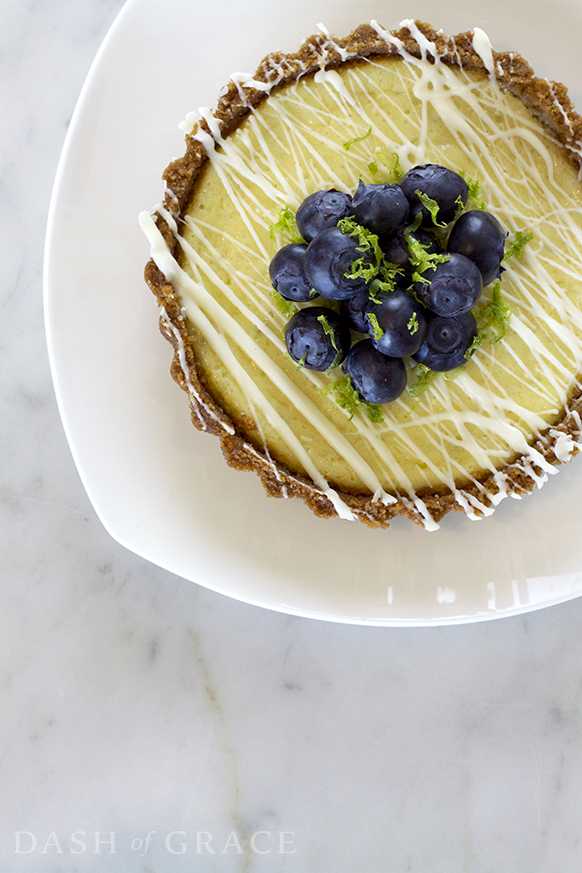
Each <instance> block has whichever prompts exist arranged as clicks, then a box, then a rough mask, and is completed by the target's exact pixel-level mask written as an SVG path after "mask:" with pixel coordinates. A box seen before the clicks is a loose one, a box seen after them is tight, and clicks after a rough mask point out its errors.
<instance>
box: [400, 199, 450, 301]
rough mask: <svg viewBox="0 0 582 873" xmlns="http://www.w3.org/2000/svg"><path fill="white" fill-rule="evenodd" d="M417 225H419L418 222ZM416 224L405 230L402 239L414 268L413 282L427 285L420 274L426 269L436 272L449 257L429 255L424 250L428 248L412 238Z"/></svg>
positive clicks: (426, 280)
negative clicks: (439, 265) (437, 266)
mask: <svg viewBox="0 0 582 873" xmlns="http://www.w3.org/2000/svg"><path fill="white" fill-rule="evenodd" d="M433 202H434V201H433ZM418 216H420V212H419V213H418V215H417V219H418ZM418 224H420V222H418ZM418 224H417V222H416V220H415V222H414V223H413V224H411V225H410V226H409V227H407V228H405V229H404V238H405V240H406V244H407V245H408V251H409V252H410V262H411V264H412V266H413V267H414V268H415V269H414V271H413V274H412V280H413V282H422V283H423V284H424V285H429V284H430V282H429V280H428V279H425V278H424V277H423V276H422V273H424V272H426V270H428V269H431V270H436V265H437V264H443V263H444V262H445V261H448V260H449V258H450V257H451V256H450V255H448V254H446V253H443V254H442V255H439V254H437V253H435V254H432V255H431V254H430V253H429V252H427V251H426V249H427V248H428V246H424V245H422V243H421V242H419V241H418V240H417V239H415V238H414V237H413V236H412V234H413V232H414V231H415V230H416V229H417V227H418ZM415 225H416V227H415Z"/></svg>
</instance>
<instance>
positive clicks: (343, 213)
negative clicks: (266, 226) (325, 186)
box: [295, 188, 352, 242]
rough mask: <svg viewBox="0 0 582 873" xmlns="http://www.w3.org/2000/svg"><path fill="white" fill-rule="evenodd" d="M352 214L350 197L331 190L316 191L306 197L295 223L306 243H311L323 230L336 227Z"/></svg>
mask: <svg viewBox="0 0 582 873" xmlns="http://www.w3.org/2000/svg"><path fill="white" fill-rule="evenodd" d="M351 214H352V198H351V197H350V195H349V194H344V193H343V192H342V191H336V190H335V188H330V189H329V191H316V192H315V193H314V194H310V195H309V196H308V197H306V198H305V200H304V201H303V203H302V204H301V206H300V207H299V209H298V210H297V215H296V216H295V221H296V223H297V229H298V230H299V233H300V234H301V236H302V237H303V239H304V240H305V242H311V240H312V239H314V238H315V237H316V236H317V234H318V233H321V231H322V230H325V229H326V228H328V227H335V226H336V224H337V223H338V221H339V220H340V219H341V218H346V217H347V216H348V215H351Z"/></svg>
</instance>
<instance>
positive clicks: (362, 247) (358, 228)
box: [337, 218, 383, 282]
mask: <svg viewBox="0 0 582 873" xmlns="http://www.w3.org/2000/svg"><path fill="white" fill-rule="evenodd" d="M337 226H338V227H339V229H340V230H341V232H342V233H347V234H348V235H349V236H352V237H357V238H358V245H357V246H356V250H357V251H358V252H362V254H366V253H369V252H371V254H372V257H373V260H372V261H371V262H370V261H367V260H365V259H364V258H363V257H362V258H356V260H355V261H354V262H353V264H352V268H351V272H349V273H346V274H345V276H346V278H347V279H363V280H364V281H365V282H371V281H372V279H374V278H375V277H376V276H377V275H378V271H379V270H380V267H381V265H382V259H383V253H382V249H381V248H380V245H379V244H378V237H377V235H376V234H375V233H372V231H370V230H368V229H367V228H366V227H362V225H361V224H358V223H357V221H355V220H354V219H353V218H342V219H340V221H338V223H337Z"/></svg>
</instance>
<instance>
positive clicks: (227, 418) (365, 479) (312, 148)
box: [141, 21, 582, 530]
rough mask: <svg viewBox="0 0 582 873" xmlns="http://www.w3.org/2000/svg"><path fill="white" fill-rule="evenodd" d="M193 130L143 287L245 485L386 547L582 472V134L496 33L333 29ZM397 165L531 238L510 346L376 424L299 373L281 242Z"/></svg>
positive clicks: (272, 60) (435, 384)
mask: <svg viewBox="0 0 582 873" xmlns="http://www.w3.org/2000/svg"><path fill="white" fill-rule="evenodd" d="M184 129H185V131H186V133H187V136H186V153H185V155H184V157H183V158H181V159H179V160H177V161H174V162H173V163H172V164H170V166H169V167H168V168H167V169H166V171H165V174H164V181H165V185H166V191H165V197H164V201H163V203H162V204H160V205H159V206H158V207H157V209H156V211H155V212H154V214H153V216H150V215H149V214H142V216H141V224H142V227H143V229H144V231H145V232H146V234H147V236H148V238H149V239H150V243H151V260H150V261H149V262H148V264H147V266H146V271H145V276H146V281H147V283H148V285H149V286H150V288H151V289H152V291H153V292H154V294H155V295H156V297H157V300H158V304H159V309H160V328H161V331H162V334H163V335H164V336H165V337H166V339H168V340H169V341H170V342H171V344H172V346H173V348H174V356H173V361H172V365H171V372H172V375H173V377H174V379H175V380H176V381H177V382H178V384H179V385H180V386H181V387H182V388H183V389H184V390H185V391H186V392H187V394H188V396H189V401H190V406H191V413H192V422H193V424H194V425H195V426H196V427H197V428H198V429H199V430H203V431H207V432H209V433H213V434H216V435H217V436H218V437H219V438H220V442H221V445H222V450H223V453H224V456H225V458H226V460H227V462H228V463H229V464H230V465H231V466H232V467H235V468H237V469H239V470H252V471H254V472H255V473H257V474H258V475H259V476H260V478H261V480H262V482H263V485H264V486H265V489H266V491H267V493H268V494H269V495H270V496H276V497H300V498H301V499H302V500H304V502H305V503H306V504H307V506H309V508H310V509H311V510H312V511H313V512H314V513H315V514H316V515H319V516H327V517H329V516H333V515H336V514H337V515H340V516H341V517H343V518H348V519H358V520H360V521H362V522H364V523H365V524H367V525H369V526H372V527H385V526H387V525H388V523H389V521H390V520H391V519H392V518H394V517H395V516H397V515H404V516H406V517H408V518H410V519H412V520H413V521H415V522H417V523H418V524H421V525H423V526H424V527H425V528H427V529H429V530H430V529H434V528H436V527H438V522H439V521H440V519H441V518H442V517H443V516H444V515H445V514H446V513H447V512H449V511H451V510H461V511H464V512H465V513H466V514H467V516H468V517H469V518H471V519H478V518H481V517H483V516H485V515H488V514H490V513H491V512H492V511H493V509H494V507H495V506H496V505H497V504H498V503H499V502H500V501H501V500H502V499H503V498H504V497H506V496H513V497H520V496H522V495H523V494H525V493H527V492H530V491H532V490H533V489H534V488H535V487H540V486H541V485H542V484H543V483H544V482H545V481H546V479H547V478H548V475H550V474H552V473H553V472H555V471H556V468H557V466H559V465H560V464H562V463H564V462H566V461H569V460H570V458H571V457H572V456H573V455H574V454H575V453H576V452H577V451H578V443H579V441H580V439H581V436H582V424H581V418H580V415H581V413H582V401H581V385H580V380H579V373H580V372H581V371H582V280H581V278H580V263H581V259H582V210H581V203H582V187H581V185H580V181H579V176H580V166H581V154H582V151H581V143H582V120H581V119H580V117H579V116H578V115H577V114H576V113H575V111H574V109H573V107H572V104H571V102H570V100H569V98H568V95H567V91H566V89H565V87H564V86H563V85H561V84H557V83H554V82H548V81H546V80H543V79H538V78H536V77H535V76H534V74H533V71H532V70H531V68H530V67H529V65H528V64H527V62H526V61H525V60H524V59H523V58H522V57H521V56H519V55H517V54H514V53H496V52H493V51H492V49H491V46H490V44H489V42H488V40H487V38H486V36H485V34H483V32H482V31H480V30H479V29H475V30H474V31H473V32H468V33H462V34H458V35H457V36H454V37H448V36H445V35H444V34H443V33H441V32H437V31H435V30H433V29H432V28H431V27H430V26H429V25H427V24H423V23H420V22H413V21H407V22H403V23H402V25H401V26H400V29H399V30H397V31H393V32H389V31H386V30H384V29H383V28H382V27H381V26H380V25H378V24H377V23H376V22H372V23H371V24H368V25H362V26H360V27H358V28H357V29H356V30H354V31H353V32H352V33H351V34H350V35H349V36H348V37H346V38H345V39H336V38H335V37H332V36H331V35H330V34H329V33H327V31H326V30H325V29H324V28H321V32H320V33H319V34H316V35H314V36H312V37H310V38H309V39H308V40H306V42H305V43H304V44H303V45H302V46H301V48H300V50H299V51H298V52H297V53H296V54H282V53H280V52H277V53H275V54H272V55H269V56H268V57H266V58H265V59H264V60H263V61H262V62H261V64H260V66H259V68H258V69H257V71H256V73H255V74H254V76H252V77H251V76H245V75H242V74H235V75H233V77H232V78H231V81H230V82H229V84H228V86H227V88H226V89H225V92H224V93H223V95H222V96H221V98H220V100H219V103H218V106H217V108H216V110H215V111H214V112H213V113H211V112H210V111H209V110H200V111H199V112H198V113H192V114H191V115H190V116H188V118H187V119H186V122H185V124H184ZM395 156H397V157H398V161H399V163H400V165H401V166H402V168H403V170H408V169H409V168H410V167H412V166H414V165H417V164H422V163H425V162H433V163H439V164H444V165H446V166H448V167H450V168H451V169H454V170H455V171H457V172H462V173H463V174H466V176H467V178H474V179H478V180H479V182H480V195H481V197H482V198H483V199H484V200H485V201H486V202H487V209H488V210H489V211H491V212H492V214H494V215H495V216H496V217H497V218H498V219H499V221H500V222H501V223H502V225H503V226H504V227H505V228H507V230H508V232H509V235H510V238H511V237H512V235H514V234H516V233H517V232H519V231H526V230H527V231H529V232H531V233H532V234H533V237H532V240H531V243H530V244H529V245H528V246H527V247H526V250H525V252H524V255H523V257H522V258H520V259H517V258H514V259H510V260H508V261H507V262H505V263H504V266H505V268H506V269H505V272H504V274H503V277H502V281H501V290H502V293H503V296H504V300H505V301H506V302H507V304H508V306H509V308H510V310H511V318H510V321H509V327H508V330H507V333H506V335H505V336H504V337H503V339H501V340H500V341H499V342H497V343H495V344H493V345H491V344H489V345H488V344H486V343H484V344H483V346H482V347H481V348H479V349H478V350H477V352H476V353H475V354H474V355H473V356H472V358H471V359H470V360H469V361H468V363H467V365H466V368H464V371H463V372H462V373H461V374H460V375H458V376H457V378H455V379H454V380H448V379H446V378H444V377H443V376H439V377H438V378H437V379H434V380H433V381H432V382H431V384H430V386H429V388H428V389H427V390H426V391H425V392H424V393H423V394H422V395H421V396H413V394H410V393H407V392H405V394H404V395H403V396H402V397H401V398H399V399H398V400H396V401H394V402H393V403H391V404H385V405H383V407H382V415H383V419H384V420H383V422H382V423H373V422H371V421H369V420H368V419H367V418H366V417H365V416H364V415H363V414H362V413H361V412H359V411H356V412H355V414H353V415H352V416H350V414H349V413H348V412H346V410H344V409H342V408H340V406H338V404H337V403H336V401H335V400H334V396H333V394H332V393H329V392H328V391H327V388H328V387H329V385H328V383H329V378H328V376H326V375H325V374H322V373H313V372H310V371H307V370H305V369H297V367H296V366H295V365H294V363H293V362H292V361H290V360H289V358H288V357H287V356H286V355H285V346H284V342H283V337H282V330H283V328H284V326H285V316H284V315H283V314H282V312H281V311H280V309H279V308H278V306H277V301H276V300H275V298H274V296H273V293H272V287H271V284H270V282H269V275H268V266H269V262H270V260H271V259H272V258H273V256H274V254H275V252H276V251H277V249H278V247H279V246H280V245H282V244H283V243H284V242H285V241H286V239H285V237H284V235H282V234H280V233H276V232H275V233H274V232H273V225H274V224H275V223H276V220H277V214H278V212H279V210H281V209H283V208H288V209H291V210H293V211H294V210H296V209H297V207H298V206H299V204H300V203H301V201H302V200H303V199H304V197H305V196H307V195H308V194H310V193H312V192H313V191H314V190H318V189H324V188H328V187H335V188H337V189H338V190H344V191H349V192H352V191H353V190H354V189H355V187H356V186H357V184H358V181H359V179H363V180H364V181H365V182H367V183H370V182H378V181H386V180H387V179H389V176H390V173H391V169H390V165H391V162H392V160H393V158H394V157H395ZM488 293H489V292H488V288H485V292H484V301H485V302H486V301H487V299H488ZM330 378H331V379H332V380H333V379H334V376H333V374H332V375H331V377H330Z"/></svg>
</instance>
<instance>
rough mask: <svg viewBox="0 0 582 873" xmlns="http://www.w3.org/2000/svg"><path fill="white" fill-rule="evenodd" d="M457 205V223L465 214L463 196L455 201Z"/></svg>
mask: <svg viewBox="0 0 582 873" xmlns="http://www.w3.org/2000/svg"><path fill="white" fill-rule="evenodd" d="M455 203H456V204H457V208H456V210H455V214H454V216H453V221H456V220H457V218H460V217H461V215H462V214H463V212H464V211H465V204H464V203H463V197H462V196H461V194H459V196H458V197H457V199H456V200H455Z"/></svg>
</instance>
